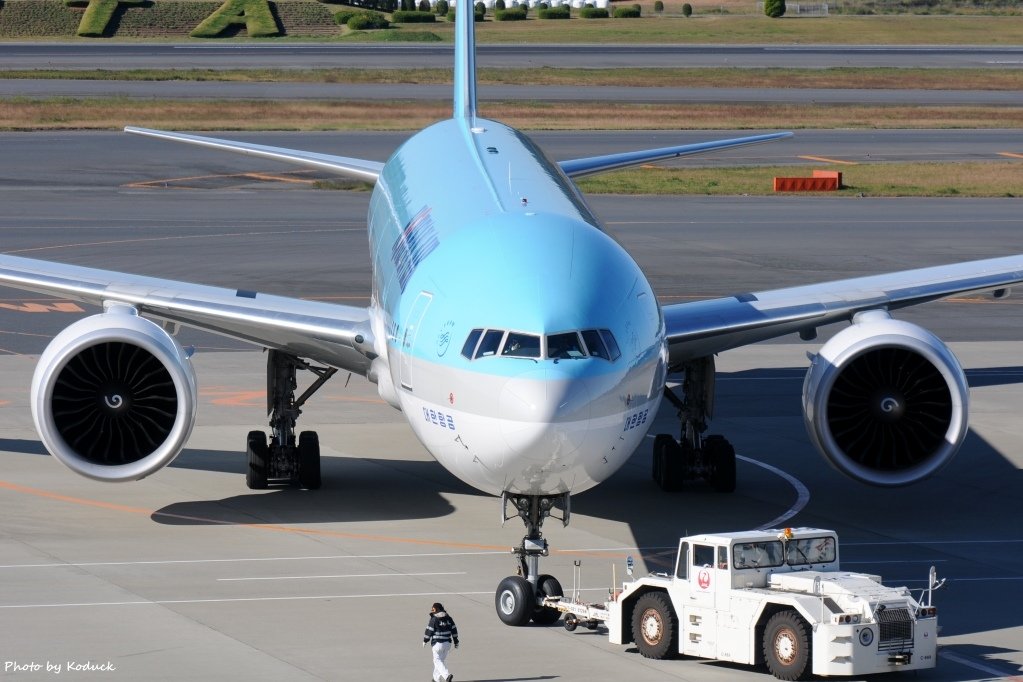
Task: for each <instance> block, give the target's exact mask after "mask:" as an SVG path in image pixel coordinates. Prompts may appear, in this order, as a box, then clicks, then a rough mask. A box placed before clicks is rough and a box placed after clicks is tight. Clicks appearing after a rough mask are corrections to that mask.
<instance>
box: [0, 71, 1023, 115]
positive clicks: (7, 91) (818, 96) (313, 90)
mask: <svg viewBox="0 0 1023 682" xmlns="http://www.w3.org/2000/svg"><path fill="white" fill-rule="evenodd" d="M2 73H3V72H2V71H0V75H2ZM0 97H139V98H168V99H279V100H296V99H333V100H337V99H350V100H448V99H451V86H450V85H412V84H408V83H402V84H393V85H392V84H336V83H215V82H186V81H160V82H154V81H137V82H136V81H93V80H50V79H9V80H0ZM479 97H480V99H481V100H483V101H487V100H498V101H501V100H540V101H544V102H580V101H581V102H594V101H596V102H632V103H643V102H659V103H663V102H670V103H688V104H701V103H718V102H730V103H743V104H749V103H754V104H913V105H920V106H923V105H941V106H983V105H994V106H1015V107H1019V106H1023V91H1015V90H1005V91H995V90H908V89H900V90H864V89H857V88H844V89H839V88H675V87H664V88H658V87H642V88H640V87H618V86H613V87H612V86H531V85H525V86H519V85H481V86H480V88H479Z"/></svg>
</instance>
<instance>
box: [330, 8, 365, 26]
mask: <svg viewBox="0 0 1023 682" xmlns="http://www.w3.org/2000/svg"><path fill="white" fill-rule="evenodd" d="M361 13H362V11H361V10H357V9H343V10H341V11H340V12H335V13H334V23H335V24H337V25H338V26H347V25H348V20H349V19H351V18H352V17H354V16H355V15H356V14H361Z"/></svg>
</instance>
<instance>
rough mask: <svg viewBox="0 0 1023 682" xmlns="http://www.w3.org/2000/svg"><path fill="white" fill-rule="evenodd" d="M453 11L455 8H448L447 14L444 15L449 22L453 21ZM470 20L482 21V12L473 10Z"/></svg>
mask: <svg viewBox="0 0 1023 682" xmlns="http://www.w3.org/2000/svg"><path fill="white" fill-rule="evenodd" d="M455 12H456V10H448V13H447V16H446V17H445V18H446V19H447V20H448V21H450V22H451V23H455ZM472 20H473V21H483V12H473V13H472Z"/></svg>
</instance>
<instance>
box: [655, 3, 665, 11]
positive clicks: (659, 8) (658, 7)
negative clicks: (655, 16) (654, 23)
mask: <svg viewBox="0 0 1023 682" xmlns="http://www.w3.org/2000/svg"><path fill="white" fill-rule="evenodd" d="M654 11H655V12H663V11H664V3H663V2H661V0H657V2H655V3H654Z"/></svg>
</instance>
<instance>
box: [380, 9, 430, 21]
mask: <svg viewBox="0 0 1023 682" xmlns="http://www.w3.org/2000/svg"><path fill="white" fill-rule="evenodd" d="M391 21H393V22H394V23H396V24H432V23H433V22H435V21H437V15H436V14H434V13H433V12H419V11H415V12H409V11H407V10H405V11H403V10H398V11H397V12H395V13H394V14H392V15H391Z"/></svg>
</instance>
